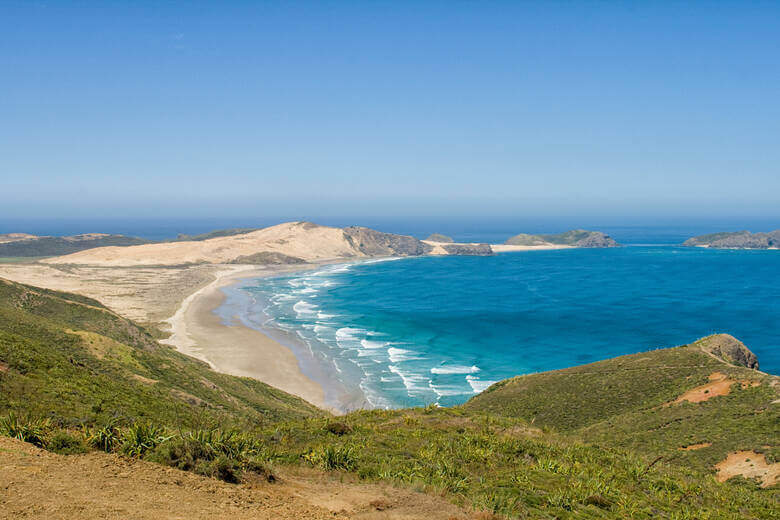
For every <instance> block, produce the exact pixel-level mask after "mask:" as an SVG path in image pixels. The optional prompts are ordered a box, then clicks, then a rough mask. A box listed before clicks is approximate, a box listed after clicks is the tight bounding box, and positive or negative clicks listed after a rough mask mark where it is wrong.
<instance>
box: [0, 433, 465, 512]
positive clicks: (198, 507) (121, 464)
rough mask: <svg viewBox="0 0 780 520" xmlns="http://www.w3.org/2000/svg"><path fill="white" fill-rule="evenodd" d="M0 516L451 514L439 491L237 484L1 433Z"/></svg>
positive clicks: (289, 478)
mask: <svg viewBox="0 0 780 520" xmlns="http://www.w3.org/2000/svg"><path fill="white" fill-rule="evenodd" d="M0 518H2V519H6V518H9V519H10V518H46V519H72V518H107V519H150V520H151V519H163V520H173V519H182V520H193V519H199V518H204V519H205V518H209V519H211V518H230V519H231V520H241V519H249V518H252V519H269V520H270V519H274V520H293V519H295V520H308V519H312V520H319V519H326V518H327V519H345V518H350V519H352V518H354V519H358V520H380V519H383V520H384V519H386V520H412V519H426V520H449V519H463V520H465V519H467V518H471V517H470V516H469V515H468V514H466V513H465V512H464V511H462V510H460V509H458V508H457V507H455V506H454V505H452V504H450V503H449V502H447V501H445V500H444V499H442V498H440V497H436V496H430V495H424V494H421V493H415V492H413V491H407V490H402V489H396V488H393V487H388V486H380V485H375V484H358V483H351V482H342V481H340V480H338V479H336V478H334V477H332V476H329V475H325V474H323V473H321V472H317V471H313V470H312V471H304V470H301V471H299V472H296V473H294V474H285V473H282V474H281V481H280V482H277V483H274V484H268V483H265V482H262V483H251V484H241V485H233V484H227V483H224V482H220V481H217V480H214V479H209V478H205V477H200V476H198V475H195V474H192V473H187V472H183V471H178V470H175V469H172V468H168V467H164V466H160V465H158V464H152V463H148V462H143V461H137V460H127V459H123V458H120V457H118V456H115V455H108V454H104V453H90V454H86V455H72V456H67V457H66V456H62V455H56V454H53V453H49V452H46V451H43V450H40V449H37V448H35V447H34V446H32V445H30V444H26V443H23V442H20V441H16V440H13V439H8V438H0Z"/></svg>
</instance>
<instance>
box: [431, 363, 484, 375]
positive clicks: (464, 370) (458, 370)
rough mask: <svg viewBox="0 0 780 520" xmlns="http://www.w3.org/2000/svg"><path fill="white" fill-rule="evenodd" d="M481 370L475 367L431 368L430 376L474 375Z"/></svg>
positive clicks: (444, 366)
mask: <svg viewBox="0 0 780 520" xmlns="http://www.w3.org/2000/svg"><path fill="white" fill-rule="evenodd" d="M480 370H481V369H480V368H479V367H478V366H477V365H472V366H470V367H467V366H463V365H442V366H438V367H433V368H432V369H431V374H476V373H477V372H479V371H480Z"/></svg>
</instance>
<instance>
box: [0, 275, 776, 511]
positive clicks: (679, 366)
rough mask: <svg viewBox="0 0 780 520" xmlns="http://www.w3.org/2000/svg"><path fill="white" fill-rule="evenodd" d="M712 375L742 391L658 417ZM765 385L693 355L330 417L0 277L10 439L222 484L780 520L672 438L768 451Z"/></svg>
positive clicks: (636, 360)
mask: <svg viewBox="0 0 780 520" xmlns="http://www.w3.org/2000/svg"><path fill="white" fill-rule="evenodd" d="M716 370H717V371H720V372H723V373H724V374H725V375H727V376H728V377H733V378H735V381H736V380H737V379H738V380H739V381H740V382H741V381H742V380H744V381H747V382H748V384H747V387H746V388H745V389H742V388H741V384H739V385H738V384H737V383H735V385H734V386H738V387H737V388H733V393H732V394H730V395H729V396H725V397H717V398H714V399H710V400H709V401H706V402H705V403H701V404H696V405H693V404H690V403H683V404H675V405H672V406H669V407H663V406H662V405H663V403H666V402H670V401H674V400H675V399H677V398H678V397H679V396H680V394H681V393H682V392H684V391H685V390H688V389H692V388H694V387H696V386H697V385H699V384H704V383H706V382H707V381H705V380H708V379H707V376H708V375H711V373H712V372H714V371H716ZM752 382H758V383H759V385H758V386H750V383H752ZM767 382H769V383H771V381H770V380H769V376H766V375H763V374H761V373H758V372H755V371H751V370H748V369H747V368H744V367H737V366H732V365H729V364H727V363H725V362H724V361H722V360H719V359H715V358H713V357H712V356H710V355H708V354H705V353H704V351H703V350H702V348H701V345H692V346H690V347H684V348H678V349H668V350H666V351H656V352H651V353H645V354H641V355H637V356H625V357H623V358H618V359H616V360H610V361H606V362H602V363H601V364H598V363H597V364H593V365H587V366H585V367H577V368H576V369H569V371H568V372H567V371H558V372H552V373H549V374H537V375H534V376H525V377H521V378H515V379H512V380H509V381H506V382H503V383H500V384H497V385H495V386H494V387H492V388H491V389H490V390H489V391H488V392H486V393H485V394H483V395H480V396H478V397H477V398H475V399H473V400H472V401H471V402H469V403H468V404H467V405H465V406H461V407H455V408H449V409H441V408H436V407H428V408H418V409H408V410H374V411H363V412H355V413H351V414H349V415H346V416H344V417H339V418H334V417H332V416H330V415H328V414H326V413H325V412H321V411H319V410H317V409H315V408H314V407H312V406H311V405H308V404H307V403H305V402H303V401H301V400H300V399H297V398H295V397H292V396H290V395H287V394H285V393H283V392H280V391H277V390H275V389H272V388H270V387H268V386H267V385H264V384H262V383H259V382H257V381H253V380H250V379H244V378H236V377H231V376H226V375H221V374H217V373H215V372H213V371H211V370H210V369H209V368H208V367H207V366H205V365H204V364H203V363H200V362H198V361H196V360H193V359H190V358H187V357H185V356H182V355H179V354H177V353H176V352H174V351H172V350H170V349H168V348H165V347H162V346H160V345H159V344H157V343H156V342H155V341H154V340H153V339H152V337H151V336H149V335H148V334H147V333H146V331H144V330H143V329H141V328H139V327H138V326H136V325H135V324H133V323H132V322H130V321H128V320H125V319H123V318H121V317H119V316H117V315H115V314H113V313H112V312H111V311H109V310H108V309H106V308H105V307H104V306H102V305H101V304H100V303H99V302H97V301H95V300H92V299H90V298H86V297H82V296H77V295H72V294H66V293H60V292H55V291H48V290H44V289H37V288H33V287H28V286H24V285H20V284H16V283H11V282H6V281H0V433H5V434H6V435H11V436H15V437H18V438H23V439H26V440H28V441H30V442H33V443H36V444H38V445H43V446H46V447H47V448H48V449H50V450H53V451H57V452H60V453H79V452H82V451H84V450H85V449H87V445H89V446H91V447H92V449H102V450H105V451H117V452H120V453H122V454H124V455H125V456H129V457H137V458H144V459H146V460H151V461H155V462H160V463H163V464H167V465H170V466H174V467H177V468H180V469H184V470H189V471H195V472H197V473H200V474H203V475H208V476H213V477H217V478H220V479H222V480H226V481H228V482H236V481H238V480H240V479H242V478H244V477H243V476H244V475H247V474H248V472H251V473H253V474H260V475H262V476H266V477H268V475H269V469H268V468H269V467H270V468H272V469H273V468H274V467H276V468H279V467H282V466H287V465H292V466H300V465H303V466H310V467H315V468H318V469H319V470H320V471H327V472H337V473H339V472H340V473H344V474H352V475H353V478H357V479H358V481H365V482H370V481H384V482H393V483H396V484H398V485H401V486H411V487H413V488H415V489H418V490H423V491H426V492H430V493H435V494H438V495H441V496H443V497H445V498H447V499H448V500H450V501H452V502H454V503H456V504H459V505H463V506H465V507H467V508H472V509H473V510H475V511H482V512H483V514H482V516H480V518H484V519H491V518H503V517H506V518H540V519H553V518H561V519H563V518H647V519H649V518H669V519H683V518H690V519H693V518H696V519H707V518H733V519H737V518H755V519H758V518H771V517H772V515H774V514H775V511H776V510H777V488H774V489H759V488H758V485H757V483H755V482H753V481H749V480H746V479H737V480H736V481H731V482H729V483H727V484H721V483H718V482H716V481H715V479H714V478H712V472H711V470H710V468H709V467H708V466H706V465H705V464H703V463H702V461H704V462H707V461H708V460H709V459H707V458H706V457H704V458H702V459H701V460H699V459H695V460H694V459H690V460H689V459H686V458H685V456H687V455H683V456H676V455H678V454H688V453H691V454H699V453H703V452H704V450H697V451H691V452H681V451H679V450H677V447H678V446H677V445H678V444H681V443H683V440H681V439H678V438H677V437H675V436H676V435H677V436H682V435H684V432H685V431H686V430H687V429H689V428H693V427H694V426H695V427H696V428H699V430H692V431H699V432H702V436H698V435H693V436H692V437H690V439H688V438H685V439H684V442H693V441H697V442H698V441H700V440H704V439H710V438H711V439H712V442H713V446H712V448H713V449H715V448H716V442H717V443H724V445H726V443H732V444H729V446H732V445H733V446H736V444H733V443H734V442H736V440H735V439H736V437H734V435H733V433H734V429H735V427H734V426H733V424H732V422H731V421H741V422H740V423H739V424H740V432H741V434H742V436H743V438H744V439H749V442H748V443H747V444H745V446H748V445H749V446H750V447H756V446H758V445H760V444H761V443H767V444H766V445H773V443H775V442H776V440H777V430H776V427H777V417H776V415H775V414H774V412H773V411H772V410H770V409H769V408H768V407H767V406H766V405H765V404H764V405H762V404H761V403H765V402H766V398H768V397H767V396H768V395H769V394H768V393H767V392H768V391H769V387H768V386H767ZM721 384H722V383H721ZM772 391H774V390H773V389H772ZM707 403H709V405H708V404H707ZM719 403H728V404H729V406H728V407H725V405H724V407H721V405H720V404H719ZM712 404H716V405H717V407H712V406H710V405H712ZM702 405H704V406H702ZM761 406H763V408H761ZM732 408H733V409H735V410H737V411H736V412H732V411H731V409H732ZM711 410H715V411H711ZM760 410H763V411H760ZM668 414H671V415H668ZM762 414H763V415H762ZM760 417H763V418H760ZM626 421H631V422H629V423H626ZM643 421H644V422H643ZM654 421H655V422H654ZM658 421H661V422H664V421H665V422H669V423H670V424H671V425H674V426H671V427H664V424H661V423H659V422H658ZM653 424H655V425H656V426H658V425H659V424H660V426H661V427H662V429H664V433H663V434H659V435H656V434H654V433H653V426H652V425H653ZM83 425H86V426H87V428H83ZM678 425H679V426H678ZM79 432H83V433H79ZM643 435H645V437H643ZM583 439H585V440H586V441H587V442H583ZM759 447H760V446H759ZM717 449H721V447H718V448H717ZM772 449H773V448H772ZM772 449H765V450H764V452H765V453H767V454H768V455H769V457H770V458H771V457H774V452H773V451H772ZM656 453H662V454H663V458H662V459H660V460H659V459H657V458H656ZM712 453H713V454H716V453H720V452H715V451H713V452H712ZM670 455H675V456H670ZM696 456H698V455H696ZM711 458H712V459H713V460H715V459H717V457H711ZM705 459H706V460H705ZM248 478H256V477H248Z"/></svg>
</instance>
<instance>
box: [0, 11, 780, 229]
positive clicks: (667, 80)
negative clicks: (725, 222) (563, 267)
mask: <svg viewBox="0 0 780 520" xmlns="http://www.w3.org/2000/svg"><path fill="white" fill-rule="evenodd" d="M0 71H2V72H0V201H2V204H0V219H2V218H10V219H15V218H25V217H30V216H40V217H54V218H56V217H68V218H75V217H90V216H91V217H94V216H105V217H111V218H115V217H117V218H121V217H130V216H136V217H137V216H154V217H165V216H178V217H181V216H192V217H207V216H214V217H220V216H224V217H230V216H237V215H253V216H271V215H289V216H294V215H298V214H300V215H304V214H305V215H323V216H327V215H348V216H356V217H359V216H366V215H374V216H376V215H389V216H392V215H421V216H424V215H428V216H431V215H433V216H437V215H438V216H447V215H453V216H466V217H467V216H469V215H482V216H484V215H504V216H520V217H522V216H530V215H562V214H563V215H582V216H593V215H612V216H633V217H636V216H645V217H648V218H654V217H661V216H663V217H667V218H668V217H669V216H670V215H672V216H681V217H686V216H687V217H697V218H698V217H708V216H718V217H721V216H728V215H748V216H758V217H770V218H773V217H780V3H778V2H750V1H741V2H718V1H706V2H704V1H702V2H695V1H694V2H662V1H657V2H619V1H611V2H585V1H582V2H576V1H568V2H562V1H560V2H559V1H538V2H531V1H512V2H498V1H481V2H476V1H470V2H463V1H455V0H450V1H446V2H432V1H428V2H425V1H419V2H406V1H402V0H394V1H388V2H373V1H359V2H358V1H355V2H350V1H346V0H342V1H338V2H327V1H318V2H304V1H298V2H259V1H253V2H238V1H222V2H177V1H167V2H144V1H133V2H130V1H125V2H112V1H100V2H98V1H95V2H66V1H59V2H57V1H50V2H33V1H23V2H20V1H16V0H0Z"/></svg>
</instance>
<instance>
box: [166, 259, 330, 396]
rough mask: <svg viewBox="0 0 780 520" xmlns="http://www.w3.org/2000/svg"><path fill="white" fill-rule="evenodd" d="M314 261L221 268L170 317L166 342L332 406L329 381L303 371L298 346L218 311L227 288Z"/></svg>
mask: <svg viewBox="0 0 780 520" xmlns="http://www.w3.org/2000/svg"><path fill="white" fill-rule="evenodd" d="M312 267H314V266H313V265H307V266H296V267H294V268H290V267H269V268H258V267H256V266H235V267H231V268H226V269H225V270H224V271H220V272H218V273H217V275H216V276H217V277H216V280H214V281H213V282H212V283H210V284H209V285H207V286H205V287H203V288H201V289H199V290H198V291H196V292H195V293H193V294H191V295H190V296H188V297H187V298H185V299H184V301H183V302H182V304H181V306H180V307H179V309H178V310H177V311H176V313H175V314H174V315H173V316H172V317H171V318H169V319H168V320H166V322H167V323H168V324H169V325H170V327H171V329H170V331H171V336H170V337H169V338H168V339H165V340H162V341H161V343H166V344H169V345H172V346H174V347H175V348H176V349H177V350H179V351H180V352H182V353H183V354H186V355H188V356H192V357H194V358H197V359H200V360H202V361H205V362H206V363H208V364H209V365H210V366H211V367H212V368H213V369H214V370H216V371H218V372H223V373H225V374H230V375H235V376H243V377H251V378H253V379H257V380H259V381H262V382H264V383H266V384H269V385H271V386H273V387H275V388H279V389H280V390H284V391H285V392H288V393H290V394H293V395H297V396H298V397H301V398H302V399H305V400H306V401H308V402H310V403H312V404H314V405H315V406H318V407H320V408H327V406H326V403H325V392H324V390H323V387H322V386H321V385H320V384H318V383H316V382H315V381H313V380H312V379H310V378H309V377H307V376H306V375H304V374H303V373H302V372H301V369H300V364H299V360H298V359H297V358H296V356H295V354H294V353H293V352H292V350H290V349H289V348H288V347H286V346H284V345H282V344H281V343H279V342H277V341H275V340H273V339H271V338H270V337H268V336H267V335H265V334H263V333H262V332H260V331H257V330H255V329H251V328H249V327H246V326H244V325H242V324H241V323H239V322H238V321H237V320H233V322H232V323H231V324H230V325H225V324H224V323H223V321H222V319H221V318H220V317H219V316H218V315H217V314H215V313H214V311H215V310H216V309H217V308H219V306H220V305H221V304H222V302H224V300H225V293H224V292H222V288H224V287H227V286H229V285H231V284H234V283H237V282H238V281H240V280H241V279H245V278H260V277H264V276H272V275H275V274H280V273H284V272H292V271H298V270H301V269H310V268H312Z"/></svg>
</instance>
